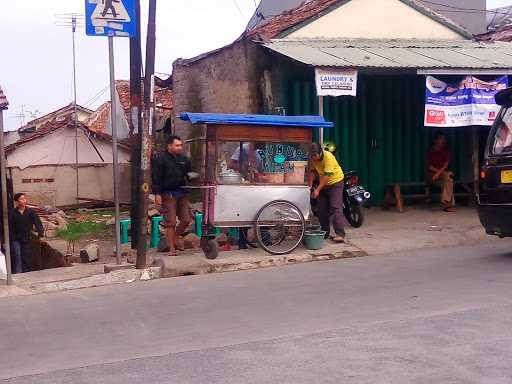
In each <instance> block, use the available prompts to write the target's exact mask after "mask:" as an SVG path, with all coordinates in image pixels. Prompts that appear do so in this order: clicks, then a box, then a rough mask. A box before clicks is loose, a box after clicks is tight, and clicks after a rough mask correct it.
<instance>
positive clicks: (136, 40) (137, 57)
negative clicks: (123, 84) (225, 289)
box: [130, 0, 142, 249]
mask: <svg viewBox="0 0 512 384" xmlns="http://www.w3.org/2000/svg"><path fill="white" fill-rule="evenodd" d="M135 12H136V15H137V34H136V36H135V37H132V38H131V39H130V116H131V118H130V144H131V147H132V154H131V165H132V173H131V176H132V188H131V196H132V204H131V219H132V225H131V228H132V230H131V231H132V234H131V235H132V236H131V238H132V249H137V240H138V236H137V233H138V225H137V222H138V219H139V210H140V205H139V189H140V177H139V176H140V150H141V147H142V143H141V138H142V136H141V135H140V130H141V127H142V114H141V113H142V83H141V81H142V45H141V28H140V0H135Z"/></svg>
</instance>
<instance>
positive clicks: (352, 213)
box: [343, 204, 364, 228]
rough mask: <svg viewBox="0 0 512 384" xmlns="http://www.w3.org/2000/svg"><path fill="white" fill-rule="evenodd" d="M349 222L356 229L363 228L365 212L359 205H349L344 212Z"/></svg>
mask: <svg viewBox="0 0 512 384" xmlns="http://www.w3.org/2000/svg"><path fill="white" fill-rule="evenodd" d="M343 213H344V214H345V217H346V218H347V221H348V222H349V224H350V225H351V226H353V227H354V228H361V227H362V226H363V224H364V216H363V210H362V209H361V206H360V205H359V204H354V205H352V204H348V205H347V206H346V207H345V209H344V210H343Z"/></svg>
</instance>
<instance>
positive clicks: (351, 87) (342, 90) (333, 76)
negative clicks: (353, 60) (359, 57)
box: [315, 68, 357, 96]
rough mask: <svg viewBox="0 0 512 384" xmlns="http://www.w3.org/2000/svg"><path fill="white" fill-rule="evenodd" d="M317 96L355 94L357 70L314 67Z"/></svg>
mask: <svg viewBox="0 0 512 384" xmlns="http://www.w3.org/2000/svg"><path fill="white" fill-rule="evenodd" d="M315 75H316V93H317V95H318V96H356V95H357V70H355V69H349V70H344V69H321V68H316V69H315Z"/></svg>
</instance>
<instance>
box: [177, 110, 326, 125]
mask: <svg viewBox="0 0 512 384" xmlns="http://www.w3.org/2000/svg"><path fill="white" fill-rule="evenodd" d="M180 119H181V120H183V121H190V122H191V123H192V124H218V125H238V124H240V125H260V126H261V125H263V126H274V127H303V128H333V127H334V124H333V123H331V122H328V121H325V119H324V118H323V117H322V116H281V115H247V114H241V115H239V114H225V113H189V112H184V113H182V114H181V115H180Z"/></svg>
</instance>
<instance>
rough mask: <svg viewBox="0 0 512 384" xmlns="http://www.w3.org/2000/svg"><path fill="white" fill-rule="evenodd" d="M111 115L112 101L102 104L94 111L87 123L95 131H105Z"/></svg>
mask: <svg viewBox="0 0 512 384" xmlns="http://www.w3.org/2000/svg"><path fill="white" fill-rule="evenodd" d="M109 115H110V101H106V102H105V103H103V104H101V105H100V107H99V108H98V109H97V110H96V111H94V112H93V114H92V115H91V116H89V119H88V120H87V122H86V124H87V126H88V127H89V129H90V130H91V131H93V132H105V129H106V126H107V122H108V119H109V117H110V116H109Z"/></svg>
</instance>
